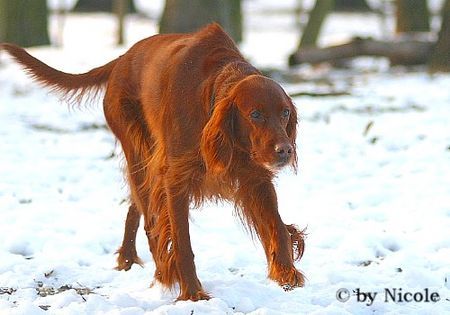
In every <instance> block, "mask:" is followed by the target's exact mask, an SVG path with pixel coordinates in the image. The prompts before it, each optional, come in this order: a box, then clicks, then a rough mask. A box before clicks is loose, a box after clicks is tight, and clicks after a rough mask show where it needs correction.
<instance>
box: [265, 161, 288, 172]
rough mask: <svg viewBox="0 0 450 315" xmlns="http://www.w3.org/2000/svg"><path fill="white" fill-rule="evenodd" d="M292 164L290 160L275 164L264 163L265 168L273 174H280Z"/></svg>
mask: <svg viewBox="0 0 450 315" xmlns="http://www.w3.org/2000/svg"><path fill="white" fill-rule="evenodd" d="M290 163H291V161H290V160H287V161H277V162H273V163H263V165H264V167H265V168H266V169H268V170H269V171H272V172H278V171H280V170H281V169H282V168H284V167H286V166H288V165H289V164H290Z"/></svg>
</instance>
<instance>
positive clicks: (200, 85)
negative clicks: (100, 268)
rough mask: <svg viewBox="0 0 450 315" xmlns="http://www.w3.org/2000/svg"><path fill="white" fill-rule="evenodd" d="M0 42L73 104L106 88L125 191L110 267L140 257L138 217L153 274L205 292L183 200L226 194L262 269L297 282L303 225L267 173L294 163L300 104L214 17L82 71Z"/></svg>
mask: <svg viewBox="0 0 450 315" xmlns="http://www.w3.org/2000/svg"><path fill="white" fill-rule="evenodd" d="M0 50H4V51H6V52H7V53H8V54H9V55H11V56H12V57H13V58H14V59H15V61H16V62H18V63H19V64H21V65H22V66H23V67H24V69H25V71H26V72H27V73H28V74H29V75H30V76H31V77H32V79H34V80H35V81H37V82H39V83H40V84H41V85H43V86H45V87H48V88H50V89H51V90H53V91H55V92H56V93H59V94H60V95H61V96H62V97H63V98H65V99H66V100H67V101H69V102H73V103H80V102H82V101H83V100H85V98H86V97H88V96H92V95H95V94H97V93H100V92H102V91H103V90H105V96H104V100H103V108H104V114H105V118H106V121H107V123H108V126H109V128H110V129H111V131H112V132H113V133H114V135H115V137H116V138H117V139H118V140H119V142H120V144H121V146H122V150H123V152H124V155H125V158H126V162H127V176H128V183H129V186H130V191H131V194H130V195H131V196H130V203H131V205H130V207H129V210H128V215H127V220H126V224H125V233H124V238H123V242H122V246H121V247H120V249H119V250H118V254H119V255H118V258H117V262H118V266H117V269H118V270H128V269H130V268H131V266H132V265H133V264H134V263H138V264H141V265H142V261H141V260H140V259H139V257H138V255H137V253H136V247H135V239H136V231H137V230H138V227H139V221H140V218H141V215H143V216H144V223H145V227H144V228H145V231H146V235H147V238H148V243H149V247H150V251H151V254H152V256H153V259H154V261H155V264H156V270H155V274H154V278H155V280H157V281H159V282H160V283H161V284H162V285H163V286H164V287H167V288H173V287H174V286H175V285H176V284H179V290H180V293H179V297H178V299H179V300H193V301H196V300H202V299H209V298H210V295H209V294H208V293H207V292H206V291H205V290H204V289H203V287H202V285H201V283H200V281H199V279H198V277H197V273H196V269H195V264H194V253H193V251H192V247H191V242H190V236H189V220H188V216H189V207H190V205H192V204H193V205H194V206H196V207H198V206H199V205H200V204H201V203H202V202H203V201H205V200H216V201H218V200H227V201H231V202H232V203H233V204H234V205H235V209H236V212H237V214H238V216H239V218H240V219H241V221H242V222H243V224H244V225H245V226H246V227H247V228H248V230H249V231H250V233H251V234H254V235H256V236H257V237H258V238H259V240H260V241H261V243H262V245H263V248H264V251H265V254H266V258H267V263H268V277H269V278H270V279H272V280H274V281H276V282H277V283H278V284H279V285H281V286H282V287H283V288H285V289H292V288H295V287H299V286H303V285H304V275H303V274H302V273H301V272H300V271H299V270H297V269H296V267H295V266H294V262H295V261H296V260H299V259H300V258H301V257H302V255H303V251H304V233H303V231H300V230H299V229H298V228H297V227H296V226H295V225H286V224H284V223H283V221H282V220H281V217H280V215H279V212H278V205H277V195H276V191H275V189H274V185H273V183H272V181H273V178H274V176H275V175H276V173H277V171H278V170H279V169H281V168H283V167H285V166H291V167H292V168H294V169H296V165H297V154H296V128H297V112H296V108H295V106H294V104H293V102H292V100H291V99H290V97H289V96H288V95H287V94H286V92H285V91H284V90H283V88H282V87H281V86H280V85H279V84H278V83H276V82H275V81H273V80H272V79H269V78H267V77H265V76H263V75H262V74H261V72H260V71H258V70H257V69H256V68H255V67H253V66H252V65H251V64H250V63H249V62H247V61H246V60H245V59H244V57H243V56H242V55H241V53H240V52H239V50H238V48H237V47H236V45H235V44H234V42H233V40H232V39H231V38H230V37H229V36H228V35H227V34H226V33H225V32H224V31H223V30H222V28H221V27H220V26H219V25H218V24H210V25H208V26H206V27H204V28H202V29H200V30H199V31H197V32H194V33H189V34H158V35H154V36H152V37H149V38H147V39H144V40H141V41H139V42H138V43H136V44H135V45H134V46H132V47H131V48H130V49H129V50H128V51H127V52H126V53H125V54H124V55H122V56H120V57H118V58H117V59H115V60H113V61H111V62H109V63H107V64H105V65H103V66H101V67H98V68H94V69H92V70H90V71H88V72H86V73H83V74H69V73H64V72H61V71H58V70H56V69H54V68H51V67H50V66H48V65H46V64H45V63H43V62H41V61H40V60H38V59H36V58H34V57H32V56H31V55H29V54H28V53H27V52H26V51H25V50H24V49H22V48H20V47H18V46H15V45H12V44H7V43H2V44H0Z"/></svg>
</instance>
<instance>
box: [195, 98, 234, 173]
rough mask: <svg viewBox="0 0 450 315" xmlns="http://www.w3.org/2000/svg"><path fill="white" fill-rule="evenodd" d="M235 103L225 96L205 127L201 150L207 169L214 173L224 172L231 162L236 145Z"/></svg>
mask: <svg viewBox="0 0 450 315" xmlns="http://www.w3.org/2000/svg"><path fill="white" fill-rule="evenodd" d="M233 115H234V113H233V104H232V103H231V101H230V100H229V99H228V98H225V99H223V100H221V101H219V102H218V103H216V105H215V107H214V111H213V113H212V115H211V118H210V119H209V121H208V123H207V124H206V126H205V127H204V129H203V133H202V139H201V143H200V150H201V153H202V156H203V160H204V161H205V165H206V169H207V170H208V171H209V172H212V173H213V174H216V175H220V174H223V173H224V172H225V171H226V170H227V169H228V168H229V167H230V164H231V160H232V157H233V146H234V137H233V132H234V119H233Z"/></svg>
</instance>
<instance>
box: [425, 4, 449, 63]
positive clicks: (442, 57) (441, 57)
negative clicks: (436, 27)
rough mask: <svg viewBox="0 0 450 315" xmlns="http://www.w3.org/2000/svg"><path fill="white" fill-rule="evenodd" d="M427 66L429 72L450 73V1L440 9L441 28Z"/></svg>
mask: <svg viewBox="0 0 450 315" xmlns="http://www.w3.org/2000/svg"><path fill="white" fill-rule="evenodd" d="M429 66H430V71H431V72H437V71H443V72H450V0H446V1H445V3H444V6H443V7H442V26H441V30H440V31H439V38H438V41H437V43H436V46H435V48H434V50H433V53H432V54H431V58H430V62H429Z"/></svg>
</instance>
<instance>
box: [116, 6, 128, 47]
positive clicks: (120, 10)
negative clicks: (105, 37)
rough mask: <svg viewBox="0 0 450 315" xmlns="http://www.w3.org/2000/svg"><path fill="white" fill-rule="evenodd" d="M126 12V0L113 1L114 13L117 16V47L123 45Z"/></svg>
mask: <svg viewBox="0 0 450 315" xmlns="http://www.w3.org/2000/svg"><path fill="white" fill-rule="evenodd" d="M126 11H127V1H126V0H114V12H115V14H116V16H117V45H123V43H124V31H125V27H124V23H125V14H126Z"/></svg>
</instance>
